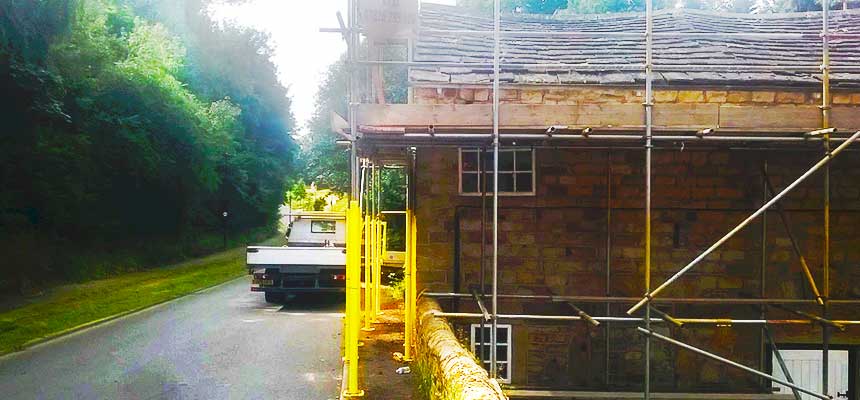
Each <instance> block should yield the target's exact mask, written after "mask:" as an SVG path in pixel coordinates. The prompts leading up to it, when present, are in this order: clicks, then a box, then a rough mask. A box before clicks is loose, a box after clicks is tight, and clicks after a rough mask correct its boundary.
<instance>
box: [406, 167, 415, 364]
mask: <svg viewBox="0 0 860 400" xmlns="http://www.w3.org/2000/svg"><path fill="white" fill-rule="evenodd" d="M406 181H407V183H406V187H407V189H406V192H407V193H406V229H405V231H406V232H405V233H406V240H405V242H404V245H405V246H404V247H405V249H404V250H406V252H405V254H404V257H403V283H404V284H405V286H406V290H405V292H406V293H405V296H404V297H405V298H406V301H405V302H404V304H403V305H404V307H403V321H404V326H403V361H412V330H413V329H415V328H414V324H415V309H414V308H412V307H413V302H414V301H415V300H414V297H415V292H413V291H412V253H413V252H414V251H415V249H413V248H412V236H413V235H412V209H410V208H409V189H408V188H409V176H408V174H407V177H406Z"/></svg>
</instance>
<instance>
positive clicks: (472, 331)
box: [469, 324, 513, 384]
mask: <svg viewBox="0 0 860 400" xmlns="http://www.w3.org/2000/svg"><path fill="white" fill-rule="evenodd" d="M484 328H488V329H493V325H492V324H484ZM480 329H481V324H471V325H469V337H470V338H471V339H470V341H469V345H470V347H471V349H472V354H474V355H475V357H476V358H478V360H479V362H480V357H479V356H478V353H477V349H478V343H477V342H476V338H477V336H478V335H477V333H478V331H479V330H480ZM503 329H507V331H508V335H507V338H508V341H507V342H506V343H499V342H498V337H499V334H498V332H499V330H503ZM485 340H486V342H485V343H484V345H485V346H491V345H492V342H490V341H489V339H486V338H485ZM496 340H497V342H496V346H497V347H498V346H505V347H507V361H498V360H496V363H497V364H505V365H506V366H507V367H506V369H505V372H506V375H507V377H505V378H501V377H498V378H497V379H498V380H499V382H502V383H508V384H509V383H511V377H512V376H513V360H512V359H511V356H512V355H513V352H512V351H511V348H512V347H513V327H512V325H511V324H497V325H496ZM484 361H485V362H487V363H489V360H484ZM481 367H483V365H481Z"/></svg>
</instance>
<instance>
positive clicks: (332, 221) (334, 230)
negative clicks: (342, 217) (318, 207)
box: [311, 219, 337, 235]
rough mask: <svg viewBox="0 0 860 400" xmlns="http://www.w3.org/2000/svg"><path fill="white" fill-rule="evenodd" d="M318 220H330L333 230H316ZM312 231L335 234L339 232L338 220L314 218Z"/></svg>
mask: <svg viewBox="0 0 860 400" xmlns="http://www.w3.org/2000/svg"><path fill="white" fill-rule="evenodd" d="M318 222H328V223H331V224H332V227H333V228H332V230H330V231H322V230H314V226H317V223H318ZM311 233H322V234H332V235H333V234H335V233H337V220H333V219H313V220H311Z"/></svg>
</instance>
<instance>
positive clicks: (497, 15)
mask: <svg viewBox="0 0 860 400" xmlns="http://www.w3.org/2000/svg"><path fill="white" fill-rule="evenodd" d="M501 19H502V10H501V2H500V1H499V0H494V1H493V288H492V290H493V307H492V308H493V311H492V312H493V315H492V316H493V318H492V327H491V329H490V378H493V379H495V378H497V377H498V365H496V364H497V361H498V360H497V358H498V357H496V347H497V345H498V343H497V340H496V333H497V332H496V331H497V330H498V325H499V324H498V322H499V321H498V307H499V75H501V74H500V71H499V53H500V50H501V49H500V48H499V47H500V45H501V43H500V34H499V31H500V28H501Z"/></svg>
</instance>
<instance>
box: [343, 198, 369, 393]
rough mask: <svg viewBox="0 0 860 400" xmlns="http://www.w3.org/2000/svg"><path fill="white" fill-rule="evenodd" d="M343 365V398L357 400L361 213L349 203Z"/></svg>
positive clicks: (353, 204) (352, 202) (353, 202)
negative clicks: (345, 376) (345, 372)
mask: <svg viewBox="0 0 860 400" xmlns="http://www.w3.org/2000/svg"><path fill="white" fill-rule="evenodd" d="M346 224H347V227H346V234H347V242H346V323H345V325H346V326H345V328H346V332H345V335H344V336H345V337H346V363H347V386H346V391H345V392H344V393H343V396H344V397H361V396H364V391H363V390H359V389H358V335H359V326H360V324H361V304H360V303H361V210H359V208H358V202H357V201H354V200H353V201H350V202H349V211H348V212H347V215H346Z"/></svg>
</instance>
